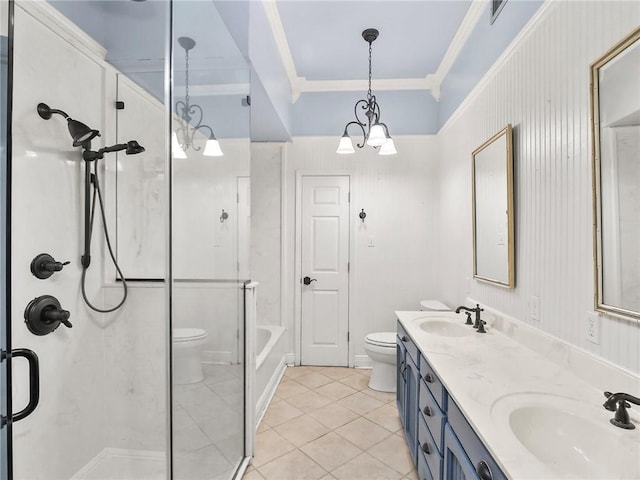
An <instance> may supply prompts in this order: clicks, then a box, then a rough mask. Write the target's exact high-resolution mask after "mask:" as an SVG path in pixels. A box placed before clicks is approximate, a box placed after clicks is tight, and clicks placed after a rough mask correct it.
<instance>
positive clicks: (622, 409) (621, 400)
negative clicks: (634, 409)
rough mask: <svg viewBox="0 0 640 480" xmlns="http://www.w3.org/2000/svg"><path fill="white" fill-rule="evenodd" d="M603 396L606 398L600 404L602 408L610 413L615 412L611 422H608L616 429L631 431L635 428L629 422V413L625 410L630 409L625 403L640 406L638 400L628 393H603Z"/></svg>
mask: <svg viewBox="0 0 640 480" xmlns="http://www.w3.org/2000/svg"><path fill="white" fill-rule="evenodd" d="M604 396H605V397H607V400H606V402H604V403H603V404H602V406H603V407H604V408H606V409H607V410H609V411H611V412H616V414H615V415H614V416H613V418H612V419H611V420H609V421H610V422H611V423H612V424H613V425H615V426H616V427H620V428H624V429H626V430H633V429H634V428H636V426H635V425H634V424H633V423H631V420H629V412H627V408H629V407H631V405H629V404H628V403H627V402H631V403H635V404H636V405H640V398H638V397H634V396H633V395H629V394H628V393H611V392H604Z"/></svg>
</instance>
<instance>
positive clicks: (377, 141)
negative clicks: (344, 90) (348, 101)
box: [336, 28, 398, 155]
mask: <svg viewBox="0 0 640 480" xmlns="http://www.w3.org/2000/svg"><path fill="white" fill-rule="evenodd" d="M378 33H379V32H378V30H376V29H375V28H367V29H366V30H365V31H363V32H362V38H364V40H365V41H366V42H367V43H368V44H369V90H368V91H367V98H366V99H361V100H358V101H357V102H356V104H355V107H354V114H355V117H356V119H355V120H353V121H351V122H349V123H347V124H346V125H345V127H344V133H343V134H342V138H340V143H339V144H338V149H337V150H336V153H341V154H348V153H354V152H355V150H354V148H353V142H352V141H351V137H349V133H348V132H347V130H348V129H349V126H351V125H357V126H359V127H360V129H361V130H362V142H361V143H358V144H357V147H358V148H362V147H364V144H365V143H366V144H367V145H369V146H371V147H373V148H379V149H380V150H379V151H378V155H395V154H396V153H398V151H397V150H396V147H395V145H394V144H393V139H392V138H391V135H389V129H388V128H387V125H386V124H384V123H382V122H381V121H380V106H379V105H378V102H377V101H376V96H375V95H373V94H372V93H371V44H372V43H373V41H374V40H375V39H376V38H378ZM362 110H364V115H365V116H366V119H365V118H363V117H361V115H359V114H362Z"/></svg>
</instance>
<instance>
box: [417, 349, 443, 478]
mask: <svg viewBox="0 0 640 480" xmlns="http://www.w3.org/2000/svg"><path fill="white" fill-rule="evenodd" d="M436 396H437V399H436ZM446 407H447V392H446V390H445V389H444V387H443V386H442V382H441V381H440V378H439V377H438V376H437V375H436V373H435V372H434V371H433V368H432V367H431V365H429V362H428V361H427V359H426V358H425V357H424V356H423V355H420V389H419V396H418V463H420V458H421V457H422V458H423V459H424V460H425V462H426V464H427V465H428V468H429V471H430V474H431V476H432V477H433V478H434V479H436V480H440V479H441V478H442V475H441V471H442V454H443V452H444V425H445V423H446V413H445V412H446Z"/></svg>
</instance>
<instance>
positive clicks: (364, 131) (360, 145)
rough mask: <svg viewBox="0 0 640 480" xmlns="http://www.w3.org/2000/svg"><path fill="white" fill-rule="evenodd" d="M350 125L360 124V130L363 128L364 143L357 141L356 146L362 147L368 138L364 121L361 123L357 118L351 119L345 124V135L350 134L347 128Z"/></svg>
mask: <svg viewBox="0 0 640 480" xmlns="http://www.w3.org/2000/svg"><path fill="white" fill-rule="evenodd" d="M349 125H358V126H359V127H360V130H362V143H356V147H358V148H362V147H364V142H365V141H366V140H367V132H366V130H365V129H364V124H363V123H361V122H359V121H357V120H353V121H351V122H349V123H347V124H346V125H345V126H344V134H345V135H347V134H348V133H347V129H348V128H349Z"/></svg>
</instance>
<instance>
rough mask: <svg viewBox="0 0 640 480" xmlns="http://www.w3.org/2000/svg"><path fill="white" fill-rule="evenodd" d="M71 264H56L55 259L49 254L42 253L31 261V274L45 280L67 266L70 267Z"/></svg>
mask: <svg viewBox="0 0 640 480" xmlns="http://www.w3.org/2000/svg"><path fill="white" fill-rule="evenodd" d="M69 263H70V262H64V263H63V262H56V261H55V259H54V258H53V257H52V256H51V255H49V254H48V253H41V254H39V255H36V258H34V259H33V260H32V261H31V273H33V275H34V276H35V277H37V278H40V279H42V280H44V279H45V278H49V277H50V276H51V275H53V274H54V273H55V272H59V271H60V270H62V269H63V268H64V266H65V265H69Z"/></svg>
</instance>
